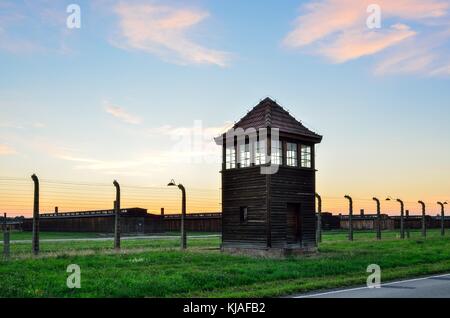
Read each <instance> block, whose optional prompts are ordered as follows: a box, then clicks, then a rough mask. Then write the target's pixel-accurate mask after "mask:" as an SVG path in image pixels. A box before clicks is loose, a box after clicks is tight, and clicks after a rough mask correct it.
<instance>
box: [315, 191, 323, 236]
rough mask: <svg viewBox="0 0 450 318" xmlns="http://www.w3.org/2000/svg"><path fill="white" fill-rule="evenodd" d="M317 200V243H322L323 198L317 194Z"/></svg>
mask: <svg viewBox="0 0 450 318" xmlns="http://www.w3.org/2000/svg"><path fill="white" fill-rule="evenodd" d="M315 197H316V198H317V229H316V243H317V244H319V243H321V242H322V197H321V196H320V195H319V194H318V193H316V195H315Z"/></svg>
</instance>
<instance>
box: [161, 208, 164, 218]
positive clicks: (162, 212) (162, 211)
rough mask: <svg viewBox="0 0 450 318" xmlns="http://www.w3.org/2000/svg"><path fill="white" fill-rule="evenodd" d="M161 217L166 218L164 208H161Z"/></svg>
mask: <svg viewBox="0 0 450 318" xmlns="http://www.w3.org/2000/svg"><path fill="white" fill-rule="evenodd" d="M161 216H162V217H164V208H161Z"/></svg>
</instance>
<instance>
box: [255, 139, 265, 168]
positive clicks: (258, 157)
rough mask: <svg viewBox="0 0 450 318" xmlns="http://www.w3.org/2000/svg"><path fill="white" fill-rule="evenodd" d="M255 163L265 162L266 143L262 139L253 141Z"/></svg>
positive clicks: (261, 163)
mask: <svg viewBox="0 0 450 318" xmlns="http://www.w3.org/2000/svg"><path fill="white" fill-rule="evenodd" d="M254 149H255V165H263V164H265V163H266V143H265V142H264V141H257V142H255V146H254Z"/></svg>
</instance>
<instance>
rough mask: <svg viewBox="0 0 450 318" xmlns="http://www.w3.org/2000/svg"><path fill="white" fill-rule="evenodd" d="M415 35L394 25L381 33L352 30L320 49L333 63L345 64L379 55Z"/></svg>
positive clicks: (404, 27)
mask: <svg viewBox="0 0 450 318" xmlns="http://www.w3.org/2000/svg"><path fill="white" fill-rule="evenodd" d="M415 34H416V32H414V31H412V30H410V29H409V27H407V26H404V25H394V26H392V27H391V28H389V29H388V30H383V31H381V32H364V31H359V30H352V31H349V32H346V33H343V34H341V35H339V36H338V37H337V38H336V40H335V41H334V42H333V43H331V44H329V45H327V46H323V47H322V48H320V49H319V52H320V53H321V54H322V55H324V56H326V57H327V58H329V59H330V60H331V61H333V62H336V63H343V62H346V61H348V60H352V59H356V58H359V57H362V56H365V55H372V54H375V53H378V52H380V51H382V50H384V49H385V48H387V47H390V46H392V45H395V44H397V43H399V42H401V41H403V40H405V39H407V38H409V37H411V36H414V35H415Z"/></svg>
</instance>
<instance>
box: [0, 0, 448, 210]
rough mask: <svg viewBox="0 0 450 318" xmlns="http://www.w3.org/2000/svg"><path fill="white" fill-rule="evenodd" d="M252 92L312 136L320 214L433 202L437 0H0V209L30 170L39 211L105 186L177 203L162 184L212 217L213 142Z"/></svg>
mask: <svg viewBox="0 0 450 318" xmlns="http://www.w3.org/2000/svg"><path fill="white" fill-rule="evenodd" d="M70 4H76V5H77V6H78V7H79V8H80V15H79V17H80V21H81V24H80V28H69V27H68V24H67V20H68V17H69V16H71V15H72V14H73V13H74V11H70V10H69V12H67V8H68V6H69V5H70ZM371 4H376V8H375V10H376V9H379V10H380V11H379V12H380V18H381V19H380V25H379V27H375V28H373V24H371V25H372V27H371V28H369V25H368V23H367V22H368V21H367V20H368V18H369V22H374V21H375V22H376V21H377V20H376V19H375V20H372V19H371V17H373V15H372V14H373V13H374V12H375V11H373V10H374V9H373V7H371V8H369V9H370V10H369V12H368V7H369V6H370V5H371ZM377 12H378V11H377ZM69 20H70V21H69V22H72V25H73V22H74V21H75V20H72V19H69ZM69 24H70V23H69ZM369 24H370V23H369ZM267 96H269V97H271V98H273V99H275V100H276V101H277V102H278V103H279V104H280V105H281V106H283V107H285V108H286V109H288V110H289V111H290V113H291V114H293V115H294V116H295V117H296V118H297V119H298V120H300V121H302V122H303V123H304V124H305V125H306V126H307V127H308V128H310V129H312V130H314V131H316V132H318V133H320V134H321V135H323V136H324V138H323V141H322V143H321V144H320V145H318V147H317V154H316V168H317V170H318V172H317V191H318V192H320V193H321V194H322V196H323V197H324V198H326V199H327V200H325V202H324V208H325V209H326V210H330V211H333V212H339V211H342V210H345V209H346V201H345V200H344V199H343V196H344V195H345V194H350V195H352V196H354V197H355V198H357V199H358V200H359V199H360V205H358V206H361V207H364V208H366V207H367V208H366V209H369V210H370V209H373V208H374V204H373V201H371V199H372V197H373V196H378V197H380V198H384V197H386V196H388V195H390V196H392V197H400V198H402V199H403V200H404V201H406V202H407V207H409V208H410V209H411V210H412V211H416V210H418V209H419V206H418V204H416V202H417V200H419V199H421V200H424V201H426V202H427V203H428V204H429V209H430V210H432V211H433V213H434V212H436V213H437V210H438V209H437V205H436V201H438V200H441V201H445V200H450V164H449V162H450V147H449V137H450V125H449V121H450V105H449V101H450V1H449V0H429V1H421V0H397V1H389V0H371V1H362V0H319V1H299V0H296V1H294V0H283V1H275V0H273V1H272V0H264V1H256V0H251V1H237V0H217V1H206V0H192V1H143V0H142V1H116V0H93V1H75V0H71V1H46V0H36V1H8V0H1V1H0V212H3V211H6V212H8V213H10V214H12V215H19V214H25V215H29V211H30V209H31V203H32V201H31V200H32V196H31V193H32V183H31V179H30V175H31V174H32V173H36V174H37V175H38V176H39V178H40V179H42V180H43V182H44V183H43V188H42V191H43V195H44V201H43V210H50V209H51V208H52V207H53V206H54V205H59V206H60V210H71V209H90V208H92V209H94V208H108V207H109V206H108V204H110V202H111V201H112V198H113V197H114V188H113V186H112V181H113V180H114V179H117V180H118V181H119V182H120V183H121V185H123V186H124V189H125V192H124V194H123V196H124V197H126V195H129V196H128V198H129V199H128V201H125V204H129V205H138V206H143V207H146V208H148V209H149V210H150V211H153V212H155V211H158V210H159V208H160V207H162V206H165V207H166V208H167V209H168V210H169V212H170V211H177V209H178V205H179V193H178V191H176V189H168V188H167V187H165V185H166V184H167V182H169V181H170V180H171V179H175V180H176V182H181V183H183V184H184V185H185V186H186V188H187V189H188V194H190V197H191V200H190V201H189V200H188V210H189V211H191V212H192V211H220V173H219V171H220V163H219V159H220V148H219V147H217V146H216V145H215V144H214V141H213V139H212V138H213V137H214V136H216V135H218V134H220V133H221V132H224V131H225V129H226V128H227V127H230V125H231V124H232V123H234V122H235V121H237V120H238V119H239V118H241V117H242V116H243V115H245V113H246V112H247V111H248V110H250V109H251V108H252V107H253V106H255V105H256V104H257V103H258V102H259V101H260V100H261V99H263V98H265V97H267ZM45 182H48V183H45ZM63 182H64V183H63ZM46 186H47V187H46ZM127 186H128V188H127ZM189 189H190V190H189ZM127 190H128V192H127ZM46 191H47V192H46ZM87 197H89V198H90V199H89V200H86V198H87ZM144 198H145V200H144V201H143V199H144ZM383 204H385V205H386V204H387V203H385V202H383ZM394 204H395V203H394ZM386 209H391V210H393V211H395V209H398V207H397V206H396V205H393V206H389V205H386Z"/></svg>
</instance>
